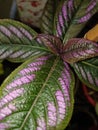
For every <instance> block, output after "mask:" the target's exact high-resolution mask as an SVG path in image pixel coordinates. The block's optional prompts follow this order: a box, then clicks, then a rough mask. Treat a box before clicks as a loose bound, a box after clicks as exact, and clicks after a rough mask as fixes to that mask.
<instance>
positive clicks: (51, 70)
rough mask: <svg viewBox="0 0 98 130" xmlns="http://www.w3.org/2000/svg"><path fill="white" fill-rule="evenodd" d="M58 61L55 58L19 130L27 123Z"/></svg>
mask: <svg viewBox="0 0 98 130" xmlns="http://www.w3.org/2000/svg"><path fill="white" fill-rule="evenodd" d="M58 61H59V58H58V57H57V58H56V59H55V60H54V63H53V66H52V67H51V69H50V72H49V74H48V76H47V78H46V80H45V82H44V84H43V86H42V88H41V90H40V91H39V93H38V96H37V97H36V99H35V100H34V102H33V104H32V106H31V108H30V110H29V111H28V113H27V115H26V117H25V119H24V121H23V123H22V125H21V127H20V129H19V130H23V127H24V125H25V123H26V122H27V119H28V117H29V116H30V113H31V111H32V110H33V107H34V106H35V104H36V102H37V101H38V99H39V97H40V95H41V93H42V92H43V90H44V88H45V86H46V84H47V81H48V80H49V78H50V77H51V75H52V73H53V71H54V69H55V67H56V65H57V63H58Z"/></svg>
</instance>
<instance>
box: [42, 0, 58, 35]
mask: <svg viewBox="0 0 98 130" xmlns="http://www.w3.org/2000/svg"><path fill="white" fill-rule="evenodd" d="M59 1H60V0H48V1H47V3H46V6H45V9H44V13H43V15H42V19H41V30H42V32H43V33H45V34H54V18H55V17H54V16H55V13H56V9H57V6H58V5H59Z"/></svg>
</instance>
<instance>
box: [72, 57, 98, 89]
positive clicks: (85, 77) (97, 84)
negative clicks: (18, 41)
mask: <svg viewBox="0 0 98 130" xmlns="http://www.w3.org/2000/svg"><path fill="white" fill-rule="evenodd" d="M72 66H73V68H74V70H75V72H76V74H77V75H78V77H79V79H80V80H81V81H82V82H83V83H84V84H86V85H87V86H88V87H90V88H92V89H94V90H97V91H98V57H95V58H91V59H89V60H84V61H81V62H77V63H74V64H72Z"/></svg>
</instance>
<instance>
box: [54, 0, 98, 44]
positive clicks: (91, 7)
mask: <svg viewBox="0 0 98 130" xmlns="http://www.w3.org/2000/svg"><path fill="white" fill-rule="evenodd" d="M63 1H64V2H61V5H60V7H59V9H58V11H57V15H56V17H57V19H56V28H57V31H56V35H57V36H58V37H60V38H61V39H62V40H63V43H64V44H66V41H68V40H69V39H70V38H73V37H75V36H77V34H78V33H79V32H80V31H81V29H82V28H83V27H84V25H85V24H86V23H87V21H88V20H89V19H90V18H91V17H92V15H93V14H95V13H96V12H97V11H98V0H63Z"/></svg>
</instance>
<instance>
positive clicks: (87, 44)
mask: <svg viewBox="0 0 98 130" xmlns="http://www.w3.org/2000/svg"><path fill="white" fill-rule="evenodd" d="M63 49H64V51H63V54H62V58H63V60H64V61H66V62H68V63H71V64H72V63H74V62H78V61H81V60H85V59H88V58H91V57H95V56H98V44H97V43H95V42H93V41H90V40H86V39H84V38H73V39H70V40H69V41H68V42H67V44H66V45H65V46H64V47H63Z"/></svg>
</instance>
